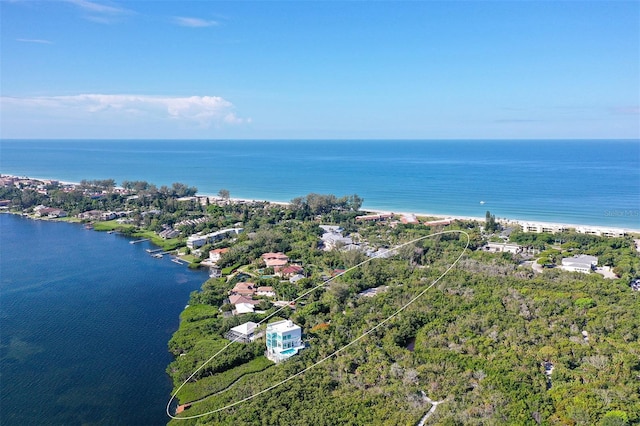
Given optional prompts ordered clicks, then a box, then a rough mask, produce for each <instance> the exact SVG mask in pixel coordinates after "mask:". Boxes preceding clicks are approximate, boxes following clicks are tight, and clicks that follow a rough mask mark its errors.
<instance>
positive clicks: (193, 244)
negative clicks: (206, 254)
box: [187, 228, 244, 249]
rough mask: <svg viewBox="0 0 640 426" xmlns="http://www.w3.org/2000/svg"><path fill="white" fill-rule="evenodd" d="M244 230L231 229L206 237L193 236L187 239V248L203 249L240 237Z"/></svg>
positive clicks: (206, 235)
mask: <svg viewBox="0 0 640 426" xmlns="http://www.w3.org/2000/svg"><path fill="white" fill-rule="evenodd" d="M243 230H244V229H243V228H229V229H222V230H220V231H216V232H212V233H210V234H205V235H199V234H195V235H191V236H190V237H189V238H187V247H189V248H190V249H194V248H198V247H202V246H203V245H205V244H211V243H215V242H216V241H220V240H224V239H225V238H228V237H231V236H234V235H238V234H240V233H241V232H242V231H243Z"/></svg>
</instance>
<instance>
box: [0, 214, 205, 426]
mask: <svg viewBox="0 0 640 426" xmlns="http://www.w3.org/2000/svg"><path fill="white" fill-rule="evenodd" d="M149 247H150V246H149V245H148V243H142V244H135V245H133V244H129V240H128V239H126V238H124V237H122V236H118V235H115V234H107V233H99V232H94V231H88V230H85V229H84V228H83V227H82V226H80V225H74V224H66V223H51V222H41V221H33V220H28V219H23V218H20V217H16V216H13V215H6V214H0V321H1V322H0V324H1V329H0V366H1V367H0V368H1V376H0V380H1V381H0V387H1V392H0V395H1V401H0V407H1V409H0V423H1V424H2V425H5V426H8V425H63V424H64V425H80V424H85V425H94V424H101V425H103V424H108V425H112V424H122V425H143V424H149V425H160V424H165V423H166V422H167V420H168V418H167V417H166V416H165V414H164V410H165V405H166V402H167V401H168V399H169V396H170V392H171V383H170V381H169V378H168V376H167V375H166V373H165V369H166V367H167V364H168V363H169V362H170V361H171V355H170V354H169V353H168V352H167V342H168V340H169V338H170V337H171V334H172V333H173V332H174V331H175V330H176V329H177V327H178V321H179V314H180V312H181V311H182V309H183V308H184V306H185V304H186V303H187V301H188V298H189V293H190V292H191V291H193V290H196V289H198V288H199V287H200V286H201V284H202V283H203V282H204V281H205V280H206V279H207V275H206V273H204V272H194V271H190V270H188V269H187V268H186V267H184V266H179V265H177V264H175V263H173V262H171V261H170V260H169V259H168V258H165V259H162V260H160V259H155V258H152V257H151V256H149V255H148V254H147V253H146V252H145V251H144V249H145V248H149Z"/></svg>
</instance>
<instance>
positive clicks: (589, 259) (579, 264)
mask: <svg viewBox="0 0 640 426" xmlns="http://www.w3.org/2000/svg"><path fill="white" fill-rule="evenodd" d="M597 265H598V258H597V257H596V256H588V255H586V254H581V255H577V256H573V257H567V258H564V259H562V269H564V270H565V271H571V272H582V273H583V274H590V273H591V271H592V270H593V268H595V267H596V266H597Z"/></svg>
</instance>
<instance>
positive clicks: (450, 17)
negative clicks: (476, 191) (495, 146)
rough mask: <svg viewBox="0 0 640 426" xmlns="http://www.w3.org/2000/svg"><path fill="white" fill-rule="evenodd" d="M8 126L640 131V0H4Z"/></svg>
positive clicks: (177, 130) (12, 134)
mask: <svg viewBox="0 0 640 426" xmlns="http://www.w3.org/2000/svg"><path fill="white" fill-rule="evenodd" d="M0 17H1V18H0V19H1V22H0V24H1V27H2V28H1V30H0V31H1V33H0V35H1V44H0V54H1V55H0V60H1V62H0V71H1V74H0V79H1V80H0V82H1V86H0V87H1V96H2V97H1V102H0V136H1V137H2V138H205V139H216V138H224V139H233V138H240V139H246V138H252V139H253V138H255V139H260V138H311V139H314V138H337V139H340V138H349V139H350V138H365V139H366V138H414V139H449V138H453V139H456V138H465V139H466V138H478V139H483V138H506V139H511V138H520V139H530V138H639V137H640V124H639V123H640V2H637V1H630V2H625V1H594V2H586V1H564V2H563V1H560V2H552V1H501V2H490V1H475V2H462V1H449V2H436V1H376V2H365V1H350V2H346V1H345V2H343V1H324V2H320V1H299V2H294V1H282V2H279V1H262V2H249V1H233V2H221V1H142V0H141V1H131V2H124V1H120V2H116V1H108V2H107V1H97V0H96V1H93V0H91V1H90V0H68V1H42V2H39V1H20V0H14V1H9V0H0Z"/></svg>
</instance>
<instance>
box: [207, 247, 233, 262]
mask: <svg viewBox="0 0 640 426" xmlns="http://www.w3.org/2000/svg"><path fill="white" fill-rule="evenodd" d="M228 251H229V249H228V248H221V249H214V250H211V251H210V252H209V260H210V261H212V262H213V263H217V262H218V261H219V260H220V258H221V257H222V255H223V254H225V253H226V252H228Z"/></svg>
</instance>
